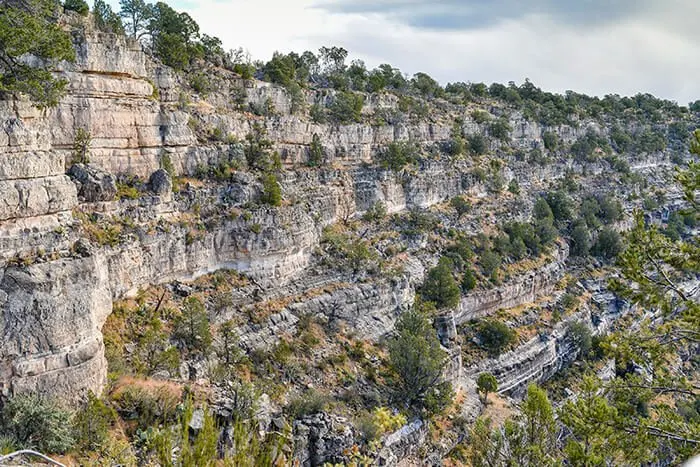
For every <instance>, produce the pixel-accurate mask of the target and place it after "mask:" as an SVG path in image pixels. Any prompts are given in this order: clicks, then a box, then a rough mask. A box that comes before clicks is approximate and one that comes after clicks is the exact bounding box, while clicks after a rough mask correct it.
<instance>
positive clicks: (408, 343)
mask: <svg viewBox="0 0 700 467" xmlns="http://www.w3.org/2000/svg"><path fill="white" fill-rule="evenodd" d="M429 308H430V307H426V305H425V304H423V303H417V304H416V305H414V306H413V308H411V309H410V310H409V311H406V312H404V313H403V314H402V315H401V316H400V317H399V319H398V321H397V322H396V336H395V337H393V338H392V339H391V340H390V341H389V345H388V346H389V366H390V367H391V369H392V370H393V371H394V372H395V373H396V375H397V376H398V380H397V386H398V396H399V398H400V399H401V400H403V401H404V402H406V403H407V404H408V405H413V406H415V407H417V408H432V409H433V410H432V411H439V410H440V409H441V408H443V407H444V406H445V405H446V404H447V403H449V402H450V399H451V395H452V391H451V386H450V385H449V383H446V382H443V381H441V379H442V372H443V369H444V367H445V365H446V364H447V353H446V352H445V351H444V350H442V348H441V347H440V341H439V340H438V337H437V332H436V331H435V329H434V328H433V326H432V325H431V322H430V319H429V316H428V311H429ZM436 401H437V403H435V402H436ZM429 404H431V405H433V406H434V407H427V406H428V405H429Z"/></svg>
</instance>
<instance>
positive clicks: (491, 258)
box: [479, 250, 503, 280]
mask: <svg viewBox="0 0 700 467" xmlns="http://www.w3.org/2000/svg"><path fill="white" fill-rule="evenodd" d="M502 261H503V260H502V258H501V255H499V254H498V253H496V252H494V251H491V250H486V251H484V252H483V253H481V255H480V256H479V263H480V264H481V268H482V269H483V271H484V275H485V276H486V277H488V278H490V279H492V280H495V279H497V278H498V269H499V268H500V267H501V262H502Z"/></svg>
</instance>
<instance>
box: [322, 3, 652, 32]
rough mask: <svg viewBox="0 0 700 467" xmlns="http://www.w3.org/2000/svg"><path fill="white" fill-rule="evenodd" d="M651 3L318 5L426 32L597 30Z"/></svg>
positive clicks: (641, 9) (336, 11) (335, 11)
mask: <svg viewBox="0 0 700 467" xmlns="http://www.w3.org/2000/svg"><path fill="white" fill-rule="evenodd" d="M649 3H650V0H529V1H527V0H436V1H431V2H426V1H418V0H376V1H367V0H360V1H356V0H335V1H326V2H322V3H318V4H317V5H316V7H317V8H321V9H324V10H327V11H329V12H331V13H351V14H367V13H379V14H384V15H387V16H389V17H391V18H393V19H395V20H397V21H400V22H402V23H405V24H408V25H410V26H415V27H419V28H426V29H437V30H442V29H445V30H462V29H479V28H488V27H490V26H493V25H494V24H497V23H499V22H501V21H506V20H517V19H520V18H524V17H527V16H531V15H544V16H550V17H552V18H553V19H555V20H556V21H557V22H558V23H564V24H567V25H569V26H580V27H586V26H600V25H602V24H607V23H611V22H616V21H620V20H623V19H625V18H628V17H630V16H632V15H634V14H636V13H638V12H640V11H643V10H644V8H645V7H646V6H648V4H649Z"/></svg>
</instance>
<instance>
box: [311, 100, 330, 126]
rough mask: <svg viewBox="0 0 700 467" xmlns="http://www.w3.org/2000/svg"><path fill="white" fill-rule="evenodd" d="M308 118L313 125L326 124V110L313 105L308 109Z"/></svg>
mask: <svg viewBox="0 0 700 467" xmlns="http://www.w3.org/2000/svg"><path fill="white" fill-rule="evenodd" d="M309 116H310V117H311V120H312V121H313V122H314V123H319V124H323V123H326V121H327V118H326V110H325V109H324V108H323V107H321V106H320V105H318V104H314V105H312V106H311V109H309Z"/></svg>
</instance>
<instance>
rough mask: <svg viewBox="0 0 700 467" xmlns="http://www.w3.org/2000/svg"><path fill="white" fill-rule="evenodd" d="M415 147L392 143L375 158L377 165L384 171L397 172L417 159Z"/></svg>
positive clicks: (407, 143) (407, 144)
mask: <svg viewBox="0 0 700 467" xmlns="http://www.w3.org/2000/svg"><path fill="white" fill-rule="evenodd" d="M417 152H418V151H417V149H416V147H415V145H413V144H411V143H409V142H392V143H390V144H389V145H388V146H387V147H386V148H385V149H384V150H383V151H381V152H380V153H379V154H378V156H377V161H378V162H379V165H380V166H381V167H383V168H385V169H391V170H394V171H399V170H401V169H403V168H404V167H405V166H406V165H408V164H414V163H415V162H416V160H417V159H418V154H417Z"/></svg>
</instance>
